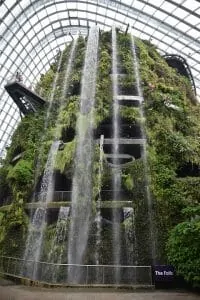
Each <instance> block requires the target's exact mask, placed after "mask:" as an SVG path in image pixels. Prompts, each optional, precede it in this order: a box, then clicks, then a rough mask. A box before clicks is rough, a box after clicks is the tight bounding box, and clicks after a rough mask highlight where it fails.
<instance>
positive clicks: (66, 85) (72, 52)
mask: <svg viewBox="0 0 200 300" xmlns="http://www.w3.org/2000/svg"><path fill="white" fill-rule="evenodd" d="M77 40H78V39H74V40H73V42H72V47H71V50H70V54H69V60H68V63H67V64H66V69H65V75H64V80H63V87H62V94H61V100H60V103H59V105H60V109H59V111H61V110H62V109H63V104H64V102H65V97H66V94H67V92H68V88H69V77H70V74H71V71H72V67H73V61H74V55H75V49H76V45H77ZM58 135H59V124H58V123H57V124H56V132H55V138H57V137H58Z"/></svg>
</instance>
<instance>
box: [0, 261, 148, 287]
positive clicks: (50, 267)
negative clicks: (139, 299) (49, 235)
mask: <svg viewBox="0 0 200 300" xmlns="http://www.w3.org/2000/svg"><path fill="white" fill-rule="evenodd" d="M36 264H37V270H38V272H37V281H41V282H46V283H49V284H62V285H70V282H68V280H67V274H68V272H70V271H73V274H78V277H79V282H78V284H81V285H116V284H117V285H125V286H126V285H127V286H133V285H137V286H151V285H152V271H151V266H116V265H69V264H53V263H47V262H41V261H38V262H34V261H31V260H29V261H25V260H24V259H20V258H15V257H7V256H1V257H0V273H2V274H5V275H11V276H14V277H25V278H29V277H30V279H32V278H31V277H32V276H31V272H33V270H34V268H35V267H36ZM25 270H27V272H26V271H25ZM119 271H120V279H119V282H117V283H116V281H115V274H116V272H119ZM27 273H28V274H29V276H27V275H26V274H27ZM71 284H74V282H72V283H71Z"/></svg>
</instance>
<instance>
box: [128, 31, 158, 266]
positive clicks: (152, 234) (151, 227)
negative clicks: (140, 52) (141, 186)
mask: <svg viewBox="0 0 200 300" xmlns="http://www.w3.org/2000/svg"><path fill="white" fill-rule="evenodd" d="M132 52H133V60H134V66H133V67H134V72H135V77H136V85H137V92H138V96H140V97H141V99H142V101H144V99H143V93H142V89H141V85H140V73H139V69H138V61H137V55H136V49H135V41H134V38H133V36H132ZM140 107H141V108H140V117H141V119H142V120H143V119H144V110H143V106H142V105H141V106H140ZM141 131H142V137H143V139H144V140H145V143H144V145H143V160H144V173H145V188H146V197H147V203H148V217H149V231H150V243H151V257H152V263H153V264H155V257H156V250H155V249H156V247H155V241H156V240H155V227H154V224H153V211H152V198H151V193H150V190H149V181H150V178H149V175H148V164H147V149H146V147H147V145H146V135H145V131H144V128H143V126H141Z"/></svg>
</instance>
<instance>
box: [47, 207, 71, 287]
mask: <svg viewBox="0 0 200 300" xmlns="http://www.w3.org/2000/svg"><path fill="white" fill-rule="evenodd" d="M69 215H70V207H63V206H61V207H60V209H59V214H58V220H57V224H56V232H55V235H54V237H53V240H52V243H51V248H50V249H51V250H50V252H49V255H48V262H51V263H53V264H57V265H53V272H52V270H51V265H47V268H46V270H45V275H44V277H45V278H46V277H48V278H49V277H51V280H52V282H55V283H56V282H57V279H58V276H59V271H60V265H59V264H61V263H62V259H63V255H64V254H65V252H66V249H65V248H66V247H65V246H66V245H65V237H66V235H67V230H68V220H69Z"/></svg>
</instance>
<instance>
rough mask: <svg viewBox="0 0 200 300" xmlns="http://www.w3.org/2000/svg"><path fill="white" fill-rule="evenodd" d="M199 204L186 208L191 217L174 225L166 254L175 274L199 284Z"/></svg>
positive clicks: (193, 283) (194, 284)
mask: <svg viewBox="0 0 200 300" xmlns="http://www.w3.org/2000/svg"><path fill="white" fill-rule="evenodd" d="M199 211H200V206H197V207H196V208H191V209H190V208H187V209H186V210H185V213H186V214H187V215H190V216H191V219H190V220H188V221H185V222H182V223H180V224H178V225H177V226H175V227H174V228H173V229H172V230H171V232H170V236H169V239H168V243H167V255H168V259H169V261H170V263H172V264H173V265H174V267H175V268H176V271H177V274H178V275H181V276H183V278H184V279H185V280H186V281H187V282H189V283H191V284H192V285H193V286H194V287H197V286H198V287H199V286H200V216H199Z"/></svg>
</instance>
